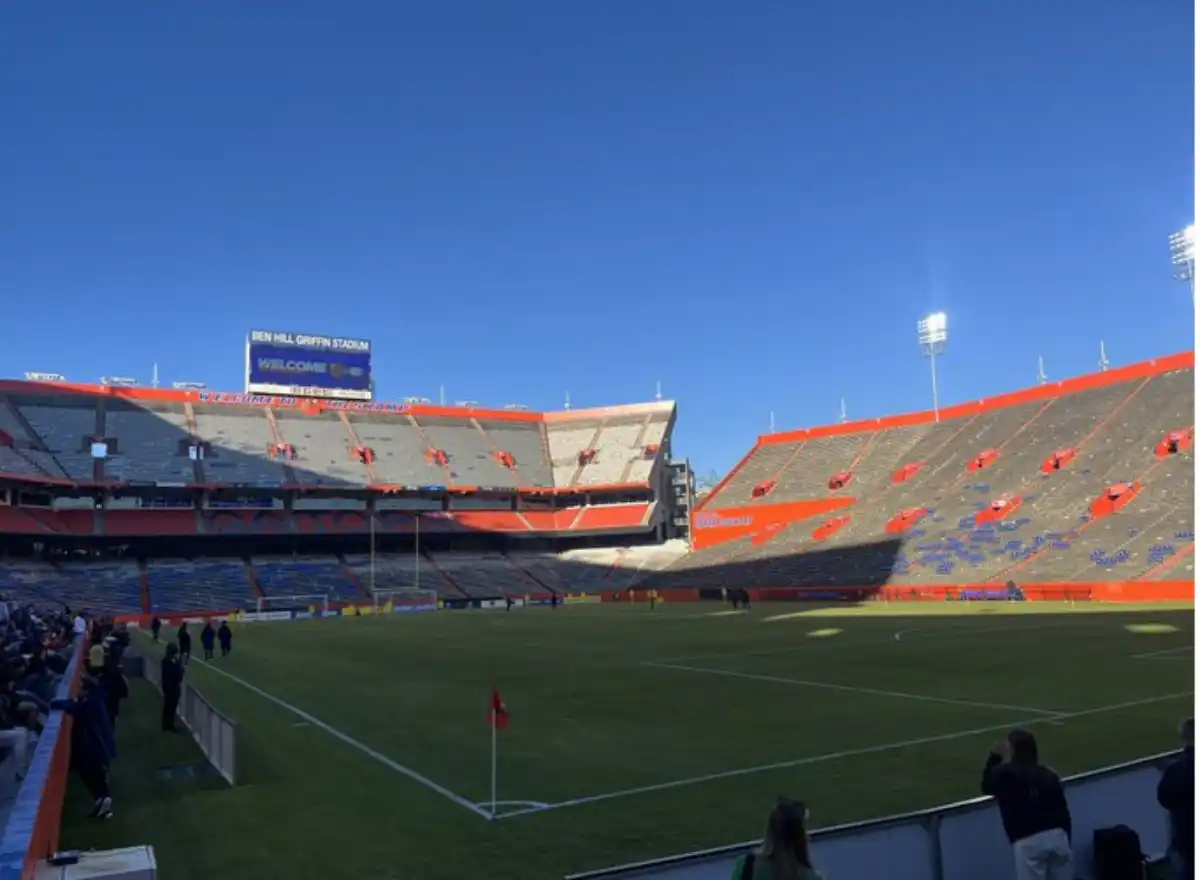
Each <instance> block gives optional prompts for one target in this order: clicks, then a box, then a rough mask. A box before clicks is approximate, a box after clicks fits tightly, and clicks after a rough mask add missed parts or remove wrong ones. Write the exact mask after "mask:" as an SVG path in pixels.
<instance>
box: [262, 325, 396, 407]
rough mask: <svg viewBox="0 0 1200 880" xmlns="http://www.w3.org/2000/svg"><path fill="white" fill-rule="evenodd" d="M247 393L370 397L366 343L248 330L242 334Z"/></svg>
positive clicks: (354, 340) (368, 342)
mask: <svg viewBox="0 0 1200 880" xmlns="http://www.w3.org/2000/svg"><path fill="white" fill-rule="evenodd" d="M246 393H247V394H272V395H281V396H286V397H332V398H336V399H338V400H371V398H372V396H373V392H372V386H371V343H370V341H369V340H366V339H347V338H345V337H342V336H315V335H312V334H309V333H284V332H280V331H276V330H251V331H250V335H249V336H247V337H246Z"/></svg>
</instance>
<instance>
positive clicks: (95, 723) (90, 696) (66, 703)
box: [50, 675, 117, 819]
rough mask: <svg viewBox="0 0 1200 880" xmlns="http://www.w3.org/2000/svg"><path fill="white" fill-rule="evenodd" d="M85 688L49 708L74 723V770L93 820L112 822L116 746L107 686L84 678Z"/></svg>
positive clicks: (92, 678) (72, 762) (86, 676)
mask: <svg viewBox="0 0 1200 880" xmlns="http://www.w3.org/2000/svg"><path fill="white" fill-rule="evenodd" d="M82 684H83V687H82V690H81V692H80V694H79V696H78V697H77V698H76V699H74V700H55V701H54V702H53V703H51V704H50V705H51V708H54V709H61V710H63V711H64V712H66V713H67V714H68V715H71V716H73V717H74V719H75V723H74V724H73V725H72V726H71V767H72V769H73V770H74V771H75V772H76V773H78V774H79V778H80V780H81V781H82V782H83V784H84V787H85V788H87V790H88V794H90V795H91V796H92V800H93V806H92V813H91V815H92V818H94V819H111V818H112V814H113V801H112V791H111V790H110V788H109V784H108V771H109V767H110V766H111V765H112V762H113V760H114V759H115V758H116V757H117V743H116V740H114V739H113V733H112V726H111V725H110V724H109V721H108V710H107V709H105V707H104V704H105V696H104V686H103V685H101V684H100V682H99V680H97V679H96V678H95V677H94V676H92V675H85V676H84V677H83V683H82Z"/></svg>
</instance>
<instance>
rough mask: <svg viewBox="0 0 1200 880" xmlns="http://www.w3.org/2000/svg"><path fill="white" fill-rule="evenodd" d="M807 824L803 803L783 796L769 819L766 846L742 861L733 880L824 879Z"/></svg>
mask: <svg viewBox="0 0 1200 880" xmlns="http://www.w3.org/2000/svg"><path fill="white" fill-rule="evenodd" d="M807 823H808V808H807V807H806V806H805V805H804V804H803V803H800V802H799V801H793V800H788V799H787V798H780V799H779V803H778V804H776V805H775V809H773V810H771V815H770V816H769V817H768V818H767V833H766V836H765V837H763V842H762V846H761V847H760V848H759V850H758V852H752V853H747V854H746V855H744V856H742V857H741V858H740V859H739V860H738V863H737V864H736V865H735V866H734V869H733V877H732V878H730V880H822V875H821V874H820V872H818V871H817V870H816V869H815V868H814V867H813V864H812V856H811V855H810V854H809V845H808V827H807Z"/></svg>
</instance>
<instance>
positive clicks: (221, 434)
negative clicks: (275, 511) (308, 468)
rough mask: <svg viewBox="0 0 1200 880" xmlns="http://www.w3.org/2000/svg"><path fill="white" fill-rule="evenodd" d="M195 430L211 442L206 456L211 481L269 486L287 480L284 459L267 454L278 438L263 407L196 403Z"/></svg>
mask: <svg viewBox="0 0 1200 880" xmlns="http://www.w3.org/2000/svg"><path fill="white" fill-rule="evenodd" d="M196 432H197V434H199V436H200V437H201V438H203V439H204V440H207V441H208V442H209V444H210V452H209V453H208V455H207V456H205V459H204V473H205V476H206V477H207V478H208V480H209V482H212V483H241V484H244V485H252V486H253V485H259V486H264V485H265V486H269V485H280V484H282V483H285V482H286V481H287V472H286V471H285V470H284V462H283V461H282V460H281V459H271V458H270V457H269V455H268V450H269V449H270V447H271V445H272V444H273V443H275V442H276V440H275V435H274V434H273V433H272V431H271V423H270V422H269V421H268V420H267V417H266V414H265V411H264V410H262V409H253V408H250V407H245V408H221V409H216V408H211V407H209V408H202V407H197V408H196Z"/></svg>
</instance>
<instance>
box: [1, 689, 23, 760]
mask: <svg viewBox="0 0 1200 880" xmlns="http://www.w3.org/2000/svg"><path fill="white" fill-rule="evenodd" d="M29 739H30V736H29V726H28V716H26V715H24V714H23V713H22V712H21V709H20V698H19V697H17V695H16V686H15V684H14V682H13V680H12V679H11V678H6V679H3V680H2V681H0V746H3V747H4V748H6V749H11V750H12V754H13V759H14V760H15V762H16V777H17V779H18V780H21V779H24V778H25V771H26V770H28V769H29Z"/></svg>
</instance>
